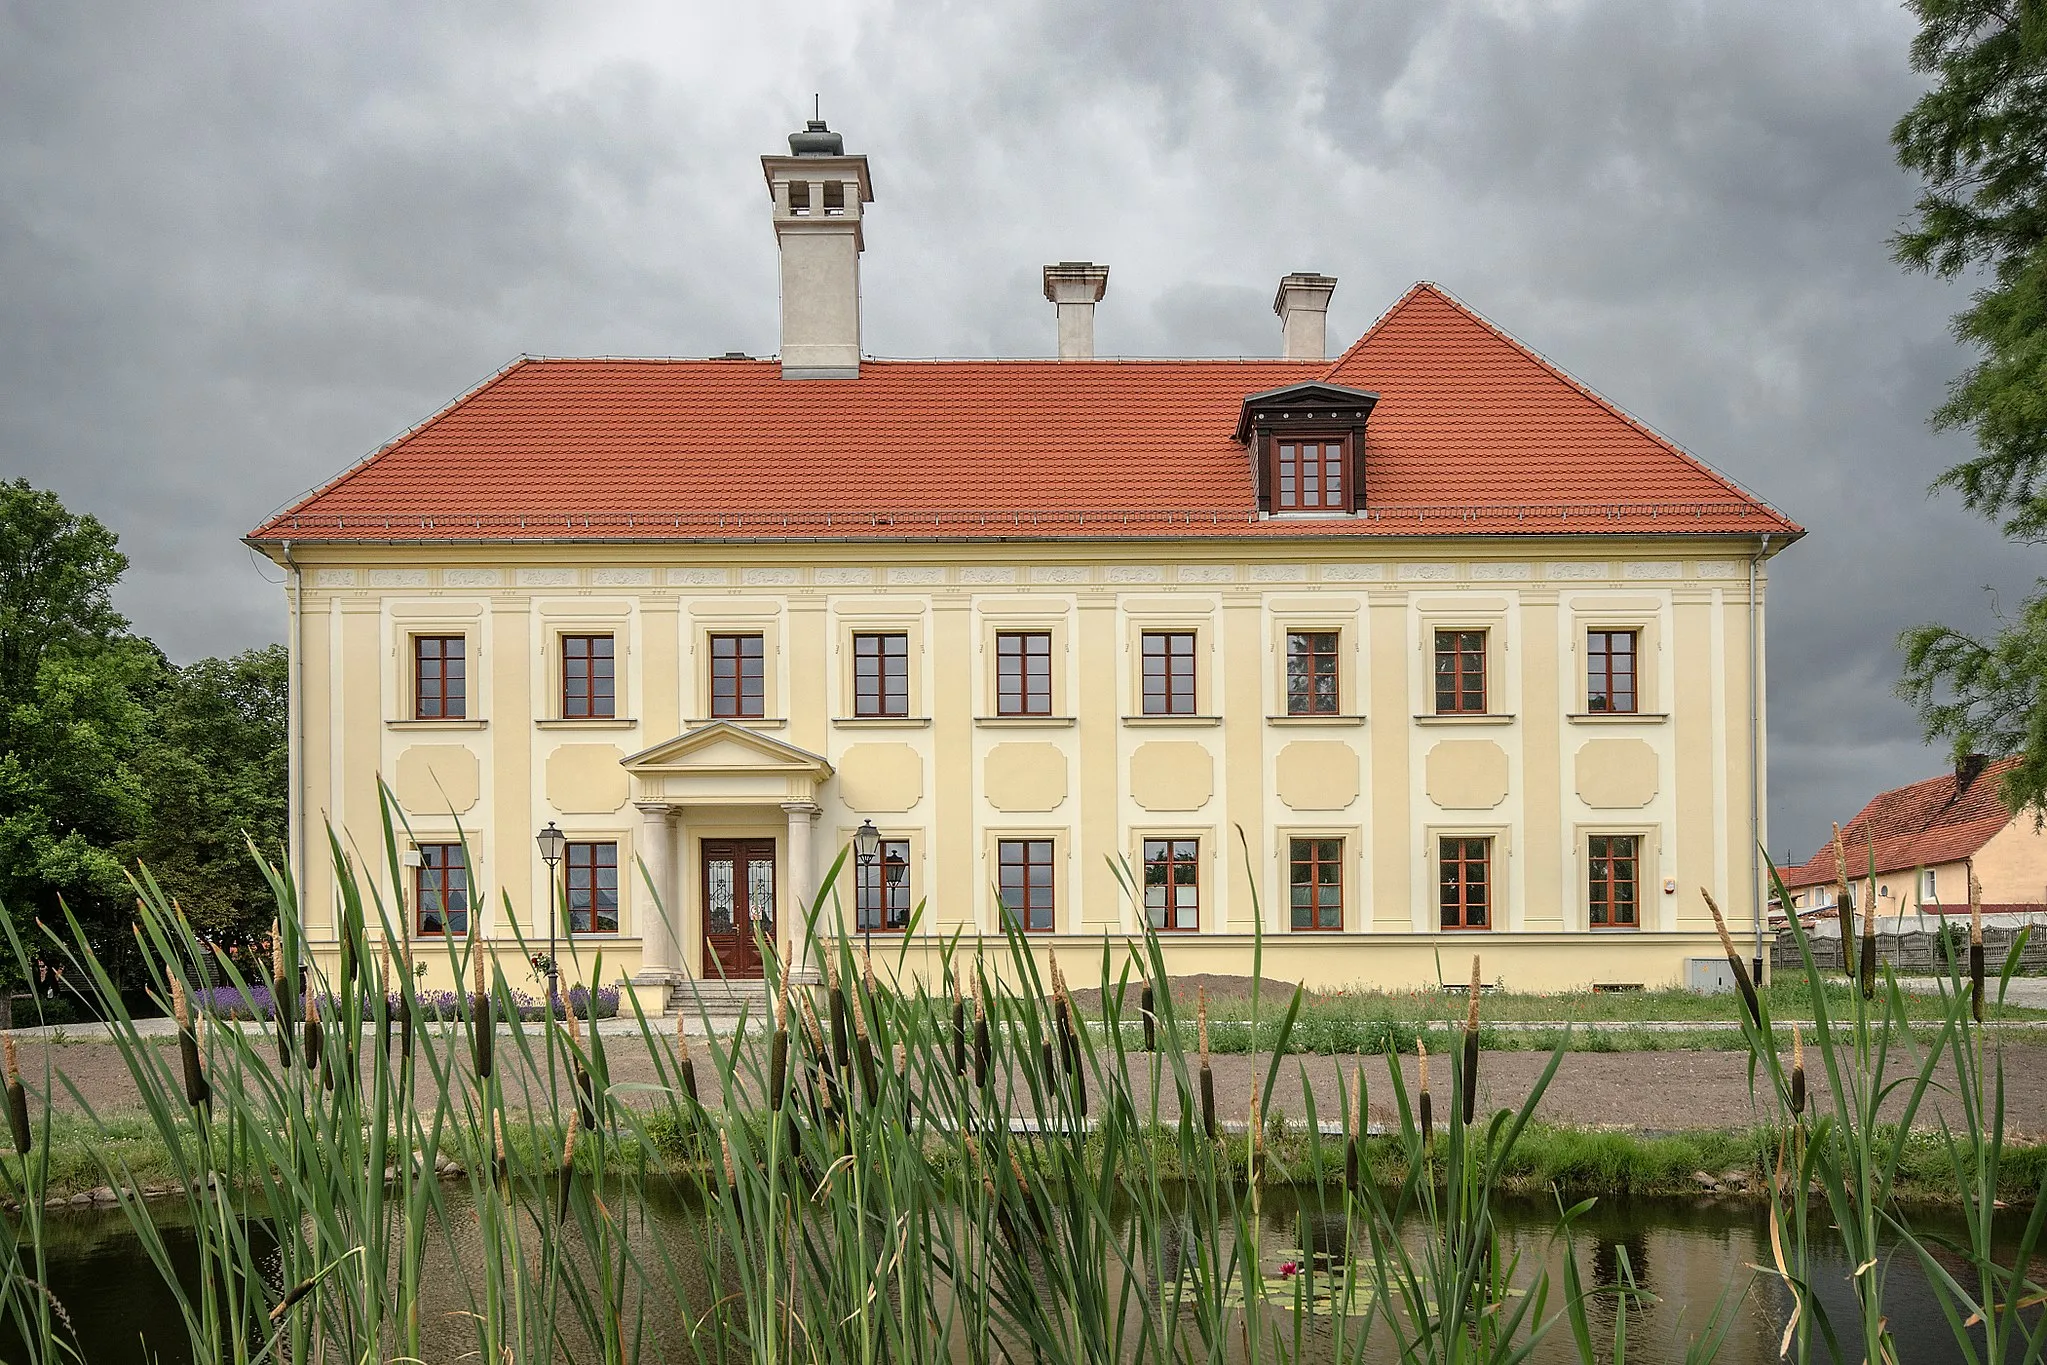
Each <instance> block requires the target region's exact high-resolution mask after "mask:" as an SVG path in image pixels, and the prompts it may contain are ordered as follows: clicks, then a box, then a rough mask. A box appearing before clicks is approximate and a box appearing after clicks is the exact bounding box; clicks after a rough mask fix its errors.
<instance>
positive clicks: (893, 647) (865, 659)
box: [853, 633, 910, 717]
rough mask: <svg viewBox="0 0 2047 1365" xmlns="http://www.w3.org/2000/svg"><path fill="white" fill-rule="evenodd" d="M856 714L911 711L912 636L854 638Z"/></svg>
mask: <svg viewBox="0 0 2047 1365" xmlns="http://www.w3.org/2000/svg"><path fill="white" fill-rule="evenodd" d="M853 714H854V715H856V716H874V717H879V716H907V715H909V714H910V637H909V636H907V635H903V634H900V633H898V634H892V635H855V636H854V637H853Z"/></svg>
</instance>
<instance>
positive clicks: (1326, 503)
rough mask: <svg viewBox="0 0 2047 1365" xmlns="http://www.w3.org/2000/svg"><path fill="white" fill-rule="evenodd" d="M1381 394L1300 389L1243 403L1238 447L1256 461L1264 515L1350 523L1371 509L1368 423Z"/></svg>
mask: <svg viewBox="0 0 2047 1365" xmlns="http://www.w3.org/2000/svg"><path fill="white" fill-rule="evenodd" d="M1378 401H1379V398H1378V395H1377V394H1371V393H1366V392H1364V391H1363V390H1362V389H1352V388H1345V387H1344V386H1342V385H1340V384H1324V383H1320V382H1315V383H1309V384H1295V385H1292V386H1291V387H1288V388H1284V389H1273V390H1271V391H1270V392H1267V393H1254V394H1252V395H1251V396H1250V397H1248V398H1246V399H1245V400H1244V408H1243V412H1242V415H1241V416H1239V417H1238V419H1237V440H1238V441H1239V442H1241V443H1242V444H1243V446H1244V449H1245V452H1246V453H1247V454H1248V455H1249V456H1250V457H1251V477H1252V479H1253V480H1254V481H1255V482H1256V484H1257V489H1258V510H1259V511H1261V512H1264V513H1267V514H1270V515H1275V516H1323V517H1330V516H1348V515H1350V514H1351V513H1353V512H1357V511H1359V510H1361V509H1362V508H1363V507H1364V505H1365V460H1366V453H1365V423H1366V421H1367V420H1368V419H1370V417H1371V415H1372V408H1373V405H1375V404H1376V403H1377V402H1378Z"/></svg>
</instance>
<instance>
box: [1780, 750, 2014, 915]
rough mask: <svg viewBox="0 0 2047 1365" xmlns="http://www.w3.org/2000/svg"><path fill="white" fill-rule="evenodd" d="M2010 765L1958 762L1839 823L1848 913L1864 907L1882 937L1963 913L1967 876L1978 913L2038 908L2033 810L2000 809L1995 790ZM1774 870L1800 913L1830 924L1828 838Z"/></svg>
mask: <svg viewBox="0 0 2047 1365" xmlns="http://www.w3.org/2000/svg"><path fill="white" fill-rule="evenodd" d="M2017 762H2018V759H2016V758H2000V759H1996V760H1994V761H1986V760H1984V759H1982V758H1977V757H1971V758H1967V759H1964V760H1962V761H1961V762H1960V763H1957V764H1956V765H1955V770H1954V771H1953V772H1951V773H1943V774H1942V775H1941V776H1939V777H1932V778H1928V779H1927V780H1926V781H1924V782H1914V783H1913V784H1912V785H1911V786H1909V787H1898V788H1896V789H1895V790H1892V791H1887V792H1884V793H1882V794H1881V795H1879V796H1877V797H1876V798H1875V799H1874V800H1872V801H1871V802H1870V803H1869V804H1868V805H1866V806H1864V807H1863V808H1862V810H1861V812H1860V813H1858V814H1857V815H1856V817H1855V818H1854V819H1853V820H1850V821H1849V822H1848V823H1847V824H1846V825H1844V826H1842V828H1841V843H1842V846H1843V849H1844V851H1845V853H1846V855H1847V864H1848V889H1849V890H1850V891H1851V892H1853V893H1854V899H1855V908H1856V913H1857V914H1858V915H1859V914H1861V913H1862V912H1863V911H1864V910H1866V909H1868V908H1869V907H1870V906H1871V905H1874V906H1875V908H1876V916H1877V923H1878V925H1879V927H1880V928H1882V929H1883V931H1884V932H1886V933H1896V932H1898V930H1899V928H1900V925H1899V924H1898V921H1899V920H1900V919H1902V920H1903V926H1902V927H1903V928H1904V929H1905V930H1907V931H1910V930H1911V929H1912V928H1914V927H1915V924H1914V921H1915V920H1916V919H1918V918H1919V917H1922V916H1937V915H1954V914H1962V915H1966V914H1967V913H1968V911H1969V876H1970V874H1971V873H1972V872H1973V873H1974V874H1975V876H1976V879H1977V880H1978V881H1979V882H1981V883H1982V886H1983V909H1984V911H1985V913H1986V914H1988V915H1990V916H1992V917H1994V918H1995V919H1998V920H2008V919H2014V917H2018V918H2029V917H2031V916H2033V915H2037V914H2041V913H2043V912H2047V832H2043V831H2042V830H2041V828H2040V824H2039V821H2038V819H2037V818H2036V817H2035V814H2034V812H2032V811H2021V812H2020V813H2018V814H2016V815H2014V814H2013V813H2012V812H2011V811H2009V810H2007V809H2006V808H2005V804H2004V798H2003V796H2001V795H2000V794H1999V790H1998V789H1999V787H2000V786H2001V785H2002V783H2003V780H2004V775H2005V774H2006V773H2007V772H2009V771H2010V770H2011V768H2012V766H2013V765H2014V764H2016V763H2017ZM1872 856H1873V857H1874V858H1875V861H1876V879H1875V883H1874V889H1875V898H1874V900H1872V899H1871V881H1870V860H1871V858H1872ZM1780 875H1781V876H1782V878H1783V881H1784V889H1785V890H1786V891H1787V892H1788V893H1790V896H1791V903H1792V905H1793V906H1795V907H1796V908H1797V909H1798V911H1799V914H1800V916H1801V918H1804V919H1814V920H1816V921H1819V922H1822V923H1824V924H1826V925H1831V924H1833V923H1835V922H1836V921H1837V920H1838V916H1837V915H1836V914H1834V913H1833V911H1834V910H1835V909H1836V907H1837V902H1838V899H1839V893H1838V891H1837V888H1836V877H1837V875H1838V869H1837V867H1836V865H1835V861H1834V845H1833V842H1832V840H1829V841H1828V842H1827V843H1826V844H1825V845H1823V846H1822V847H1821V848H1820V850H1819V852H1817V853H1815V854H1813V856H1812V857H1811V858H1810V859H1808V860H1807V861H1806V862H1805V864H1804V865H1803V866H1800V867H1794V868H1789V869H1785V870H1783V871H1782V872H1781V873H1780Z"/></svg>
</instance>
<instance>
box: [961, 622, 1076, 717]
mask: <svg viewBox="0 0 2047 1365" xmlns="http://www.w3.org/2000/svg"><path fill="white" fill-rule="evenodd" d="M974 607H975V610H974V614H975V616H976V617H977V618H979V628H978V629H979V633H978V635H977V637H976V638H977V640H978V642H979V645H980V665H979V666H980V680H979V682H978V684H977V691H976V694H975V695H976V696H977V697H978V698H979V701H978V703H977V705H978V714H977V715H976V716H975V717H974V723H975V724H976V725H1005V726H1018V727H1026V726H1033V725H1066V726H1070V725H1072V724H1074V708H1073V691H1072V679H1071V678H1070V677H1069V676H1068V675H1069V671H1070V669H1071V667H1072V657H1073V655H1072V638H1071V636H1070V634H1069V628H1070V618H1069V616H1068V614H1067V613H1066V611H1064V610H1063V609H1062V608H1060V607H1059V606H1058V605H1057V604H1054V603H1048V602H1044V601H1040V600H1037V599H1032V598H989V599H984V600H980V601H977V602H976V603H975V604H974ZM1031 633H1037V634H1041V635H1050V636H1051V637H1052V711H1051V714H1050V715H1043V716H1028V715H1026V716H1005V715H1003V714H1002V709H1001V701H1000V695H999V694H1000V688H1001V665H1000V663H999V662H998V653H997V651H998V644H997V641H996V638H995V637H996V636H998V635H1015V634H1031Z"/></svg>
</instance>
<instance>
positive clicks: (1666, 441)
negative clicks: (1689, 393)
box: [1325, 280, 1795, 534]
mask: <svg viewBox="0 0 2047 1365" xmlns="http://www.w3.org/2000/svg"><path fill="white" fill-rule="evenodd" d="M1423 293H1428V294H1433V295H1435V296H1436V297H1437V298H1439V299H1441V300H1442V301H1443V302H1444V303H1446V304H1448V305H1449V306H1450V307H1451V308H1453V309H1455V310H1456V311H1457V312H1459V313H1462V314H1463V315H1464V316H1465V317H1467V318H1469V319H1471V320H1472V321H1473V322H1475V323H1477V324H1478V325H1479V326H1481V327H1483V328H1485V329H1486V331H1488V332H1490V333H1492V335H1493V336H1494V337H1496V338H1497V339H1499V340H1500V341H1503V342H1505V343H1506V344H1507V345H1508V346H1510V347H1512V348H1513V349H1514V350H1516V351H1518V352H1519V353H1520V354H1521V355H1523V356H1525V357H1526V358H1528V359H1529V360H1531V361H1533V362H1534V363H1535V364H1536V365H1537V366H1539V367H1540V368H1541V369H1542V370H1543V371H1544V372H1545V373H1547V374H1548V375H1549V376H1550V377H1551V378H1552V379H1554V380H1556V381H1557V382H1559V383H1561V384H1562V385H1564V386H1565V387H1566V388H1569V389H1572V390H1574V391H1575V392H1577V393H1578V394H1580V395H1582V396H1583V397H1585V398H1589V399H1590V400H1592V401H1593V402H1594V403H1597V404H1598V405H1599V406H1600V407H1601V408H1603V409H1604V410H1605V411H1606V412H1607V413H1608V414H1609V415H1611V416H1613V417H1615V418H1618V419H1619V420H1620V421H1621V422H1622V423H1624V424H1626V425H1627V426H1630V427H1633V428H1634V429H1635V430H1636V431H1639V432H1641V433H1642V434H1643V435H1644V436H1647V437H1648V438H1649V439H1650V440H1652V441H1654V442H1656V444H1658V445H1660V446H1662V447H1663V448H1664V449H1665V450H1667V451H1669V452H1670V453H1671V454H1673V455H1675V456H1677V457H1678V458H1679V459H1681V460H1683V461H1685V462H1686V463H1687V464H1690V465H1691V466H1692V467H1693V468H1695V469H1697V470H1698V471H1699V472H1700V473H1702V474H1704V475H1706V476H1707V477H1708V478H1711V479H1713V480H1715V481H1717V482H1719V483H1721V484H1723V485H1725V486H1726V487H1727V488H1728V490H1729V491H1731V492H1733V493H1736V494H1739V495H1740V496H1741V497H1743V498H1746V499H1747V500H1749V501H1750V502H1753V503H1755V504H1756V505H1757V506H1759V507H1762V508H1764V509H1766V510H1768V511H1770V512H1772V513H1775V514H1776V515H1777V516H1778V517H1780V518H1781V519H1783V520H1784V521H1786V522H1790V521H1792V518H1791V517H1789V516H1787V515H1785V513H1784V511H1783V509H1782V508H1780V507H1778V506H1777V505H1776V504H1775V503H1772V502H1771V501H1770V500H1769V499H1768V498H1765V497H1764V496H1762V495H1761V494H1760V493H1757V492H1755V491H1754V490H1752V489H1750V488H1747V487H1745V486H1744V485H1743V484H1742V483H1740V482H1739V481H1738V480H1736V479H1735V478H1734V477H1733V476H1731V475H1729V474H1727V473H1726V472H1724V471H1723V470H1720V469H1718V468H1716V467H1715V466H1714V465H1712V464H1710V463H1708V462H1707V461H1705V460H1703V459H1701V458H1700V457H1698V456H1697V455H1694V454H1693V453H1692V452H1691V451H1689V450H1687V449H1685V448H1684V446H1682V445H1681V444H1679V443H1678V442H1677V441H1675V440H1673V439H1671V438H1670V437H1668V436H1666V435H1664V434H1663V433H1662V432H1661V431H1658V430H1657V429H1656V428H1655V427H1653V426H1651V425H1649V423H1647V422H1645V421H1643V420H1642V419H1641V418H1639V417H1637V416H1635V415H1634V414H1633V413H1631V412H1629V411H1628V410H1627V409H1626V408H1623V407H1622V406H1621V405H1620V404H1618V403H1616V402H1614V401H1613V400H1612V399H1611V398H1608V397H1607V396H1606V395H1605V394H1603V393H1601V392H1599V390H1597V389H1595V388H1593V387H1592V386H1591V385H1590V384H1587V383H1586V382H1585V381H1584V380H1582V379H1580V378H1578V377H1577V376H1576V375H1574V374H1572V373H1571V372H1570V371H1569V370H1567V369H1565V368H1564V367H1563V366H1562V365H1559V364H1558V363H1557V362H1555V361H1554V360H1551V359H1550V358H1549V357H1548V356H1546V355H1544V354H1543V353H1542V352H1541V351H1538V350H1536V349H1535V347H1533V346H1530V345H1529V344H1528V343H1527V342H1525V341H1523V340H1521V338H1519V337H1517V336H1515V335H1514V334H1513V333H1512V332H1509V331H1508V330H1507V329H1506V328H1504V327H1502V326H1500V325H1499V324H1498V323H1496V322H1494V321H1493V320H1492V319H1491V318H1489V317H1487V316H1486V315H1485V314H1484V313H1481V312H1480V311H1479V310H1478V309H1476V308H1474V307H1472V306H1471V305H1470V304H1468V303H1466V302H1465V301H1464V300H1463V299H1460V298H1458V297H1457V295H1456V294H1454V293H1452V292H1451V291H1450V290H1448V289H1446V288H1445V287H1443V286H1442V285H1440V284H1437V283H1436V282H1435V281H1434V280H1417V281H1415V282H1414V284H1413V285H1411V286H1409V288H1408V291H1407V292H1406V293H1405V294H1402V295H1401V296H1400V298H1399V299H1398V300H1397V301H1396V302H1395V303H1394V305H1393V306H1392V307H1391V308H1389V309H1387V310H1386V311H1385V312H1384V313H1383V314H1381V315H1380V317H1379V320H1378V321H1377V322H1374V323H1373V324H1372V326H1371V328H1370V329H1369V330H1367V331H1366V333H1365V334H1364V335H1363V336H1361V337H1359V338H1358V339H1357V341H1356V342H1354V343H1352V345H1351V347H1350V348H1349V350H1346V351H1345V352H1344V353H1343V354H1342V355H1341V356H1339V357H1338V358H1337V361H1336V363H1335V364H1334V365H1332V366H1330V368H1329V370H1328V371H1327V373H1326V376H1325V377H1333V376H1334V375H1335V374H1336V372H1337V370H1338V369H1340V368H1341V367H1342V366H1343V365H1344V364H1345V363H1346V362H1348V361H1349V360H1350V358H1351V356H1352V354H1353V353H1355V352H1356V351H1358V350H1360V349H1361V348H1363V346H1364V345H1365V343H1366V342H1368V341H1370V340H1371V339H1372V337H1373V336H1374V335H1376V334H1377V333H1378V332H1379V330H1380V329H1381V328H1382V327H1384V326H1385V325H1386V324H1387V323H1388V322H1389V321H1391V320H1392V318H1393V315H1394V314H1396V313H1398V312H1399V311H1400V310H1401V309H1403V308H1405V307H1406V306H1407V305H1408V303H1409V302H1411V301H1412V300H1413V299H1414V298H1415V297H1416V296H1417V295H1420V294H1423ZM1794 524H1795V523H1794ZM1765 534H1767V533H1765Z"/></svg>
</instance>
